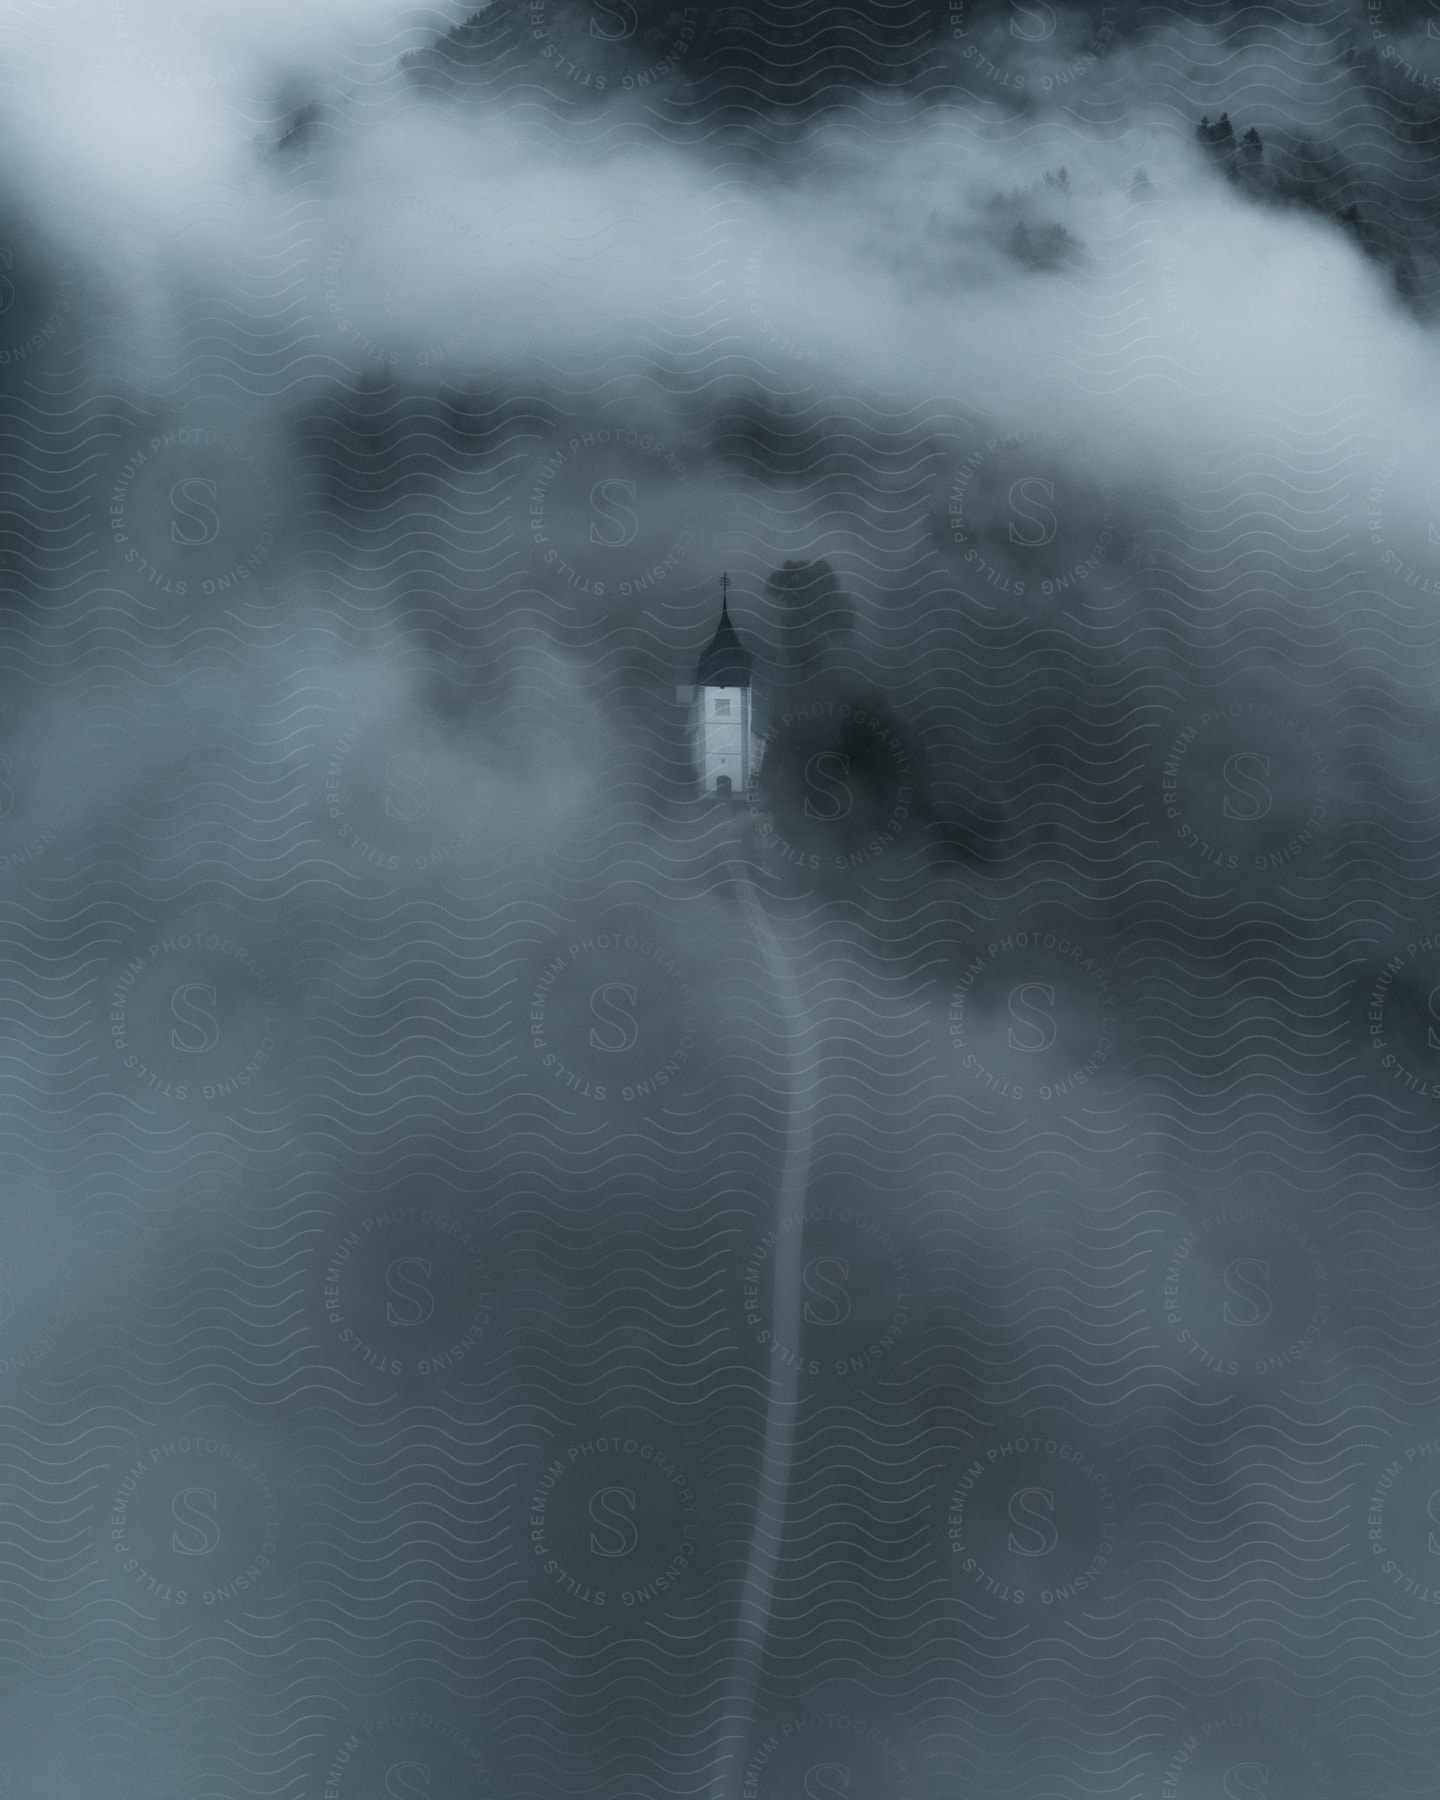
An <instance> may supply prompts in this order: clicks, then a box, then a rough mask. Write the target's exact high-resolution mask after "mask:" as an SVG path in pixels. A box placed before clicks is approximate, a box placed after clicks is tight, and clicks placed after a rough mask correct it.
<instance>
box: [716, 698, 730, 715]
mask: <svg viewBox="0 0 1440 1800" xmlns="http://www.w3.org/2000/svg"><path fill="white" fill-rule="evenodd" d="M729 713H730V701H729V698H728V697H727V698H724V699H717V700H716V702H715V716H716V717H717V718H719V719H724V718H727V717H728V716H729Z"/></svg>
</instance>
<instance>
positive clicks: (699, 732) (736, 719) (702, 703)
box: [676, 687, 761, 799]
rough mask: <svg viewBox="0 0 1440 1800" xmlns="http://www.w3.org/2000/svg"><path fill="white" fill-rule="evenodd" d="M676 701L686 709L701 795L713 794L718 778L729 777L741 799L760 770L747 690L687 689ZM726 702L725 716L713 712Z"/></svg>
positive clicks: (681, 692)
mask: <svg viewBox="0 0 1440 1800" xmlns="http://www.w3.org/2000/svg"><path fill="white" fill-rule="evenodd" d="M676 697H677V698H683V699H686V700H688V702H689V706H690V741H691V743H692V744H693V745H694V747H695V764H696V767H697V768H698V770H699V772H700V789H701V792H702V793H706V794H713V793H714V792H715V784H716V782H717V781H718V780H719V778H720V777H721V776H722V775H728V776H729V777H730V785H731V788H732V789H733V791H734V793H735V795H736V797H737V799H738V798H741V797H743V796H744V794H745V792H746V790H747V789H748V788H749V786H750V783H751V782H752V781H753V780H754V778H755V776H756V774H757V772H758V770H759V767H760V750H761V746H760V740H759V739H758V738H757V737H756V736H755V731H754V726H753V721H752V718H751V709H750V690H749V688H719V687H707V688H687V689H680V690H678V691H677V696H676ZM717 700H728V701H729V702H730V710H729V712H728V713H720V712H717V710H716V706H715V702H716V701H717Z"/></svg>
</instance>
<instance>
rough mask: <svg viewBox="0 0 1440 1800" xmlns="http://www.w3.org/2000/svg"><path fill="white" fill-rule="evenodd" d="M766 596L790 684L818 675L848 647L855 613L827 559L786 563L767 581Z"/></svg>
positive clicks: (784, 669)
mask: <svg viewBox="0 0 1440 1800" xmlns="http://www.w3.org/2000/svg"><path fill="white" fill-rule="evenodd" d="M765 595H766V598H767V599H768V600H770V601H772V602H773V603H774V605H775V607H776V610H777V615H778V616H777V637H778V639H779V646H780V659H781V665H782V669H783V672H784V674H785V676H786V677H787V678H788V679H789V680H791V681H796V680H803V679H804V678H805V677H806V676H809V675H814V674H818V673H820V672H821V671H822V670H823V669H825V668H827V667H829V666H830V665H831V664H832V663H833V661H834V660H835V658H836V656H837V654H838V653H840V652H842V651H843V650H844V649H845V647H846V646H847V644H848V643H849V640H850V636H851V634H852V632H853V631H854V629H855V609H854V606H853V605H852V603H851V601H850V597H849V595H848V594H847V593H846V592H845V590H844V588H842V587H841V585H840V577H839V576H838V575H837V574H836V573H835V571H834V569H833V568H832V567H831V566H830V564H829V563H828V562H827V561H826V560H825V558H824V557H819V558H817V559H816V560H815V561H813V562H805V561H787V562H785V563H783V564H782V565H781V567H780V568H778V569H775V570H773V571H772V572H771V574H770V575H769V576H768V577H767V578H766V582H765Z"/></svg>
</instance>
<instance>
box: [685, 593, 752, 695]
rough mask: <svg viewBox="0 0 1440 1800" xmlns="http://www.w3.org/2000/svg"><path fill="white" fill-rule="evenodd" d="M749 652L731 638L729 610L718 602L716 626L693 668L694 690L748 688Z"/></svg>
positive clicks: (732, 634) (732, 627)
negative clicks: (705, 688) (708, 644)
mask: <svg viewBox="0 0 1440 1800" xmlns="http://www.w3.org/2000/svg"><path fill="white" fill-rule="evenodd" d="M750 667H751V656H750V652H749V651H748V650H747V649H746V648H745V646H744V645H743V644H742V643H741V642H740V640H739V638H738V637H736V635H735V627H734V626H733V625H732V624H731V623H730V608H729V606H728V604H727V603H726V601H724V600H723V599H722V600H721V602H720V623H719V625H718V626H716V628H715V635H714V637H713V638H711V640H710V646H709V648H708V649H707V650H705V651H704V652H703V653H702V655H701V657H700V660H699V662H698V663H697V664H696V665H695V685H696V687H734V688H748V687H749V685H750Z"/></svg>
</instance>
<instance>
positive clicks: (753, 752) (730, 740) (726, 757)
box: [675, 575, 764, 799]
mask: <svg viewBox="0 0 1440 1800" xmlns="http://www.w3.org/2000/svg"><path fill="white" fill-rule="evenodd" d="M729 588H730V577H729V576H728V575H722V576H721V578H720V623H719V625H718V626H717V627H716V631H715V635H714V637H713V638H711V640H710V644H709V647H708V648H707V649H706V650H705V651H704V652H703V653H702V655H701V657H700V661H699V662H698V663H697V664H696V666H695V680H694V682H693V683H692V684H691V685H689V686H687V687H681V688H677V689H676V690H675V697H676V699H677V700H679V701H680V702H681V703H682V704H684V705H688V706H689V709H690V720H689V727H690V729H689V738H690V746H691V753H692V755H693V756H694V759H695V768H696V772H697V774H698V776H699V781H700V792H701V794H703V795H710V794H721V795H726V794H730V795H734V796H735V797H736V798H737V799H741V798H743V797H744V796H745V794H746V793H747V792H748V791H749V789H750V786H751V784H752V783H753V782H754V780H755V779H756V777H757V776H758V775H759V773H760V759H761V757H762V755H763V754H764V742H763V740H762V738H761V737H760V734H759V731H758V729H757V725H758V721H757V719H756V716H755V689H754V684H753V682H752V680H751V675H752V670H753V663H752V659H751V656H750V652H749V651H748V650H747V649H746V648H745V647H744V645H743V644H742V643H741V642H740V640H739V638H738V637H736V635H735V627H734V626H733V625H732V624H731V623H730V610H729V606H728V604H727V602H728V596H729Z"/></svg>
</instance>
